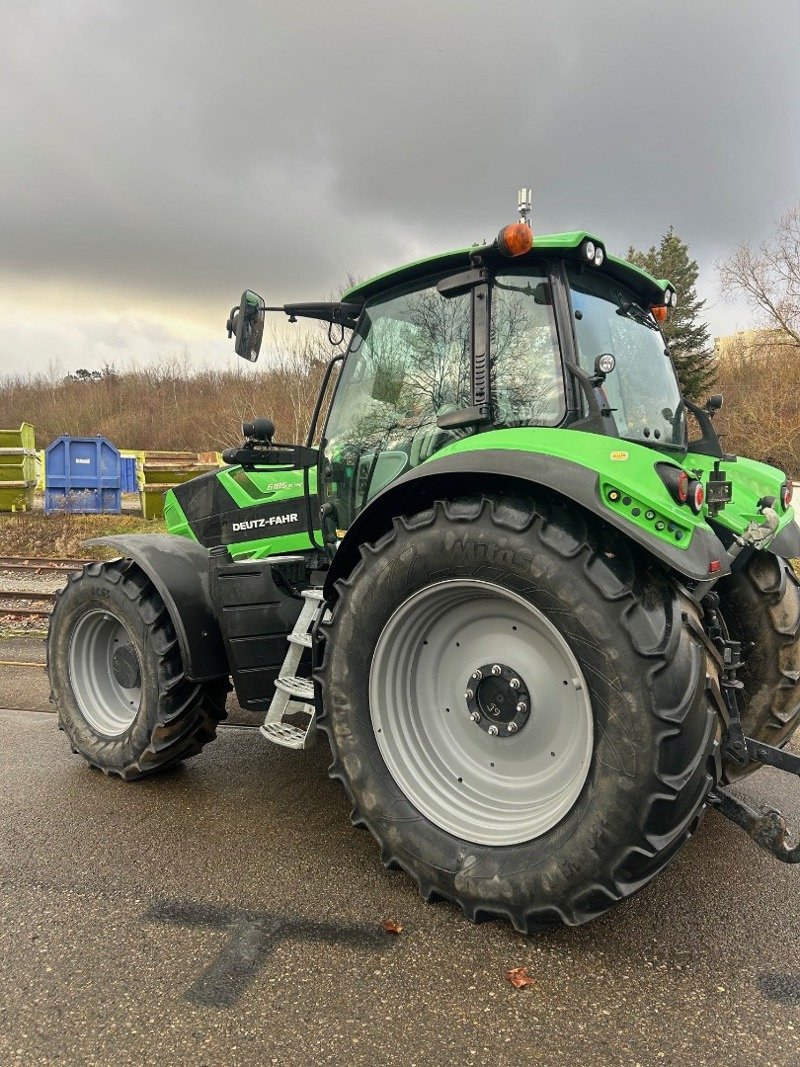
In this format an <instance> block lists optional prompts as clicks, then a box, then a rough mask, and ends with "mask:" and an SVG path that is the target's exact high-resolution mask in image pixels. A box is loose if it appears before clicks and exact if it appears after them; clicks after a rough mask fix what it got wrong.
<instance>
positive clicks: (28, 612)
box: [0, 604, 51, 619]
mask: <svg viewBox="0 0 800 1067" xmlns="http://www.w3.org/2000/svg"><path fill="white" fill-rule="evenodd" d="M50 614H51V613H50V612H49V611H43V610H42V609H41V608H7V607H6V606H5V605H4V604H0V618H2V617H3V616H7V615H14V616H16V617H18V618H28V617H30V616H32V615H36V616H38V617H39V618H43V619H48V618H49V617H50Z"/></svg>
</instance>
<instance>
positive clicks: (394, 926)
mask: <svg viewBox="0 0 800 1067" xmlns="http://www.w3.org/2000/svg"><path fill="white" fill-rule="evenodd" d="M383 929H384V933H387V934H402V932H403V927H402V926H401V925H400V923H397V922H395V921H394V919H384V920H383Z"/></svg>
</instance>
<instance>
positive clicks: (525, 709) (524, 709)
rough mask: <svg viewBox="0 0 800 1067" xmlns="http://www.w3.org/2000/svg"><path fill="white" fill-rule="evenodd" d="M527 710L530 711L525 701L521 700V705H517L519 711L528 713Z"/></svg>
mask: <svg viewBox="0 0 800 1067" xmlns="http://www.w3.org/2000/svg"><path fill="white" fill-rule="evenodd" d="M527 710H528V705H527V704H526V703H525V701H524V700H520V702H519V704H517V711H518V712H520V713H522V712H523V711H527Z"/></svg>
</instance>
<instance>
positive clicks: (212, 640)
mask: <svg viewBox="0 0 800 1067" xmlns="http://www.w3.org/2000/svg"><path fill="white" fill-rule="evenodd" d="M86 544H88V545H111V546H112V547H113V548H115V549H116V550H117V551H118V552H120V553H121V554H122V555H123V556H124V557H126V558H127V559H132V560H133V562H134V563H135V564H136V565H137V566H138V567H141V569H142V570H143V571H144V573H145V574H146V575H147V577H148V578H149V579H150V581H151V582H152V583H153V585H154V586H155V587H156V589H157V590H158V592H159V595H160V596H161V599H162V600H163V601H164V604H165V605H166V608H167V611H168V612H169V616H170V619H171V620H172V625H173V626H174V627H175V633H176V634H177V637H178V644H179V646H180V650H181V658H182V659H183V667H184V670H185V672H186V676H187V678H190V679H191V680H192V681H195V682H204V681H209V680H210V679H212V678H223V677H227V676H228V674H229V673H230V672H229V669H228V658H227V656H226V654H225V645H224V642H223V640H222V633H221V632H220V628H219V623H218V622H217V617H216V614H215V612H214V606H213V603H212V600H211V591H210V586H209V573H208V561H209V552H208V549H206V548H203V546H202V545H198V544H196V543H195V542H194V541H190V540H188V538H186V537H176V536H174V535H173V534H130V535H128V536H119V537H115V536H112V537H96V538H94V539H93V540H91V541H87V542H86Z"/></svg>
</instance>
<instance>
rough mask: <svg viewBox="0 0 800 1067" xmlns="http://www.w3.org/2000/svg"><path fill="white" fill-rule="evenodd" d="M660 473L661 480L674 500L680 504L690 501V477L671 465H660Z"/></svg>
mask: <svg viewBox="0 0 800 1067" xmlns="http://www.w3.org/2000/svg"><path fill="white" fill-rule="evenodd" d="M658 473H659V474H660V475H661V480H662V482H663V483H664V485H666V487H667V489H669V491H670V493H671V495H672V499H673V500H677V502H678V503H679V504H685V503H686V501H687V500H688V499H689V475H688V474H687V473H686V471H683V470H681V468H680V467H673V466H672V465H671V464H669V463H659V464H658Z"/></svg>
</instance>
